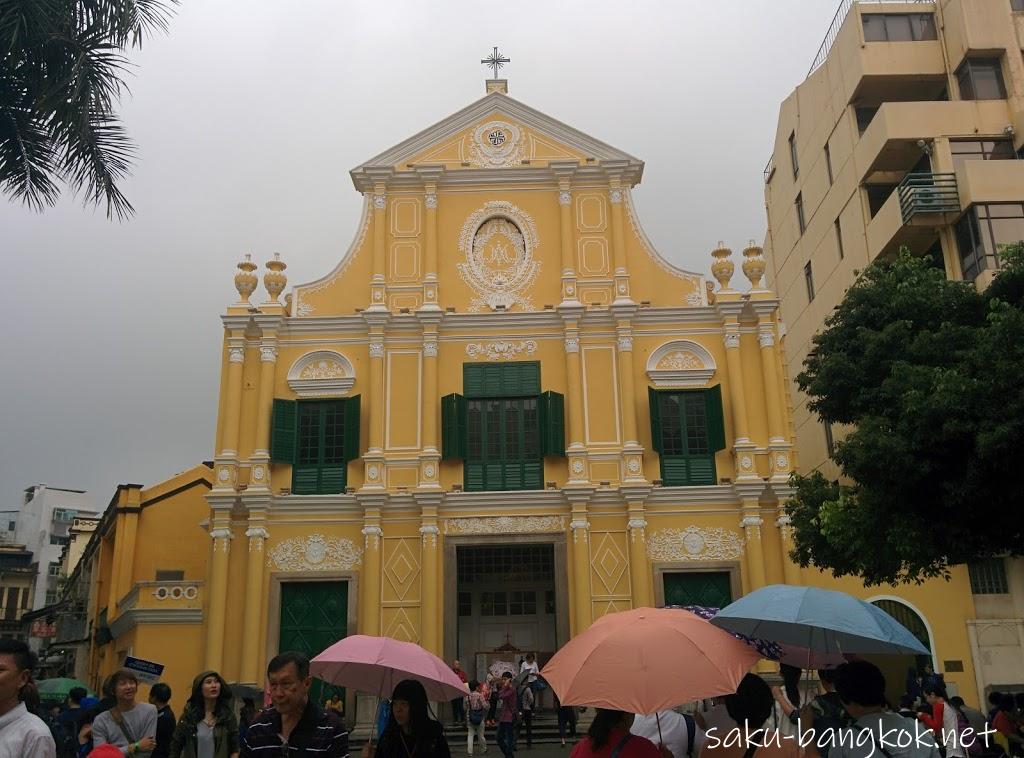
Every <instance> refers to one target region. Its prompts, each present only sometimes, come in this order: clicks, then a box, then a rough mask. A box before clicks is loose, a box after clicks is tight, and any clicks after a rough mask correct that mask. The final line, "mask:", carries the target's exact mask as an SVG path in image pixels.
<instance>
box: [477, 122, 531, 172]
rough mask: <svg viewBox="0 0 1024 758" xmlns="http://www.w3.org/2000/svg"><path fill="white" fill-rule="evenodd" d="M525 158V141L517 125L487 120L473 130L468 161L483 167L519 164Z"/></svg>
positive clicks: (502, 166) (504, 166)
mask: <svg viewBox="0 0 1024 758" xmlns="http://www.w3.org/2000/svg"><path fill="white" fill-rule="evenodd" d="M525 158H526V141H525V140H523V139H522V133H521V132H520V130H519V127H517V126H515V125H514V124H509V123H507V122H505V121H488V122H487V123H486V124H481V125H480V126H478V127H477V128H476V129H475V130H474V131H473V139H472V141H471V142H470V144H469V162H470V163H471V164H472V165H474V166H480V167H483V168H506V167H510V166H517V165H520V164H521V163H522V162H523V160H524V159H525Z"/></svg>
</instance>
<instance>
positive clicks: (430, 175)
mask: <svg viewBox="0 0 1024 758" xmlns="http://www.w3.org/2000/svg"><path fill="white" fill-rule="evenodd" d="M442 171H443V169H442V168H441V167H440V166H421V167H418V168H417V173H418V174H419V175H420V177H421V178H422V179H423V208H424V217H425V219H426V224H425V232H426V234H425V236H426V239H425V252H424V268H425V271H424V277H423V305H422V306H421V310H438V311H439V310H440V306H439V305H438V281H437V181H438V179H439V178H440V176H441V173H442Z"/></svg>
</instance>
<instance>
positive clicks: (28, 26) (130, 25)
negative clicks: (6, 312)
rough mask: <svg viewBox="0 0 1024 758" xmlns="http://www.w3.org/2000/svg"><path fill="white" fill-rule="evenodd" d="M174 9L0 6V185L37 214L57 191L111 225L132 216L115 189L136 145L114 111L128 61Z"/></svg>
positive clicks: (30, 2) (92, 2) (42, 0)
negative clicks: (100, 209)
mask: <svg viewBox="0 0 1024 758" xmlns="http://www.w3.org/2000/svg"><path fill="white" fill-rule="evenodd" d="M175 3H177V0H0V46H2V47H0V186H2V187H3V191H4V194H6V195H7V196H9V197H11V198H16V199H20V200H22V201H23V202H25V203H26V204H27V205H29V206H30V207H32V208H34V209H37V210H41V209H42V208H43V207H44V206H47V205H53V204H54V203H55V202H56V201H57V198H58V197H59V196H60V187H61V185H62V184H66V185H68V186H70V187H71V188H72V189H73V190H74V191H75V192H79V191H81V192H82V193H83V195H84V200H85V202H86V204H90V203H92V204H96V205H98V204H100V203H103V202H105V203H106V208H107V216H108V217H109V216H112V215H114V214H116V215H117V216H118V217H119V218H124V217H126V216H128V215H130V214H131V213H132V211H133V209H132V206H131V204H130V203H129V202H128V199H127V198H126V197H125V196H124V194H123V193H122V192H121V190H120V189H119V188H118V186H117V185H118V182H119V181H120V180H121V179H123V178H124V177H125V176H126V175H127V173H128V170H129V168H130V166H131V160H132V156H133V153H134V145H133V143H132V142H131V140H130V139H129V137H128V135H127V133H126V132H125V130H124V127H123V126H122V124H121V122H120V121H119V119H118V117H117V115H116V114H115V113H114V106H115V104H116V103H117V101H118V99H119V98H120V96H121V94H122V93H123V92H124V91H125V90H126V87H125V82H124V76H125V74H126V73H127V71H128V69H129V66H130V64H129V62H128V59H127V57H126V52H127V50H128V49H130V48H131V47H133V46H135V47H139V46H141V44H142V40H143V37H144V36H145V35H146V34H148V33H151V32H153V31H163V30H166V28H167V22H168V18H169V13H170V11H169V9H170V6H171V5H173V4H175Z"/></svg>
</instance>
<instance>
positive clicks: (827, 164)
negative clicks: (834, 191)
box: [825, 142, 835, 187]
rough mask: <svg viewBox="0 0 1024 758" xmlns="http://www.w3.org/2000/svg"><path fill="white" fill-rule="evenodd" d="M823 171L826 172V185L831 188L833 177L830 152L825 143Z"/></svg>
mask: <svg viewBox="0 0 1024 758" xmlns="http://www.w3.org/2000/svg"><path fill="white" fill-rule="evenodd" d="M825 169H826V170H827V171H828V184H829V186H830V187H831V186H832V182H834V181H835V177H834V176H833V175H832V151H831V150H829V149H828V143H827V142H826V143H825Z"/></svg>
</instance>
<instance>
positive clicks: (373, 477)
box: [366, 466, 380, 482]
mask: <svg viewBox="0 0 1024 758" xmlns="http://www.w3.org/2000/svg"><path fill="white" fill-rule="evenodd" d="M378 476H380V469H378V468H377V467H376V466H367V467H366V478H367V479H369V480H370V481H373V482H375V481H377V477H378Z"/></svg>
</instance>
